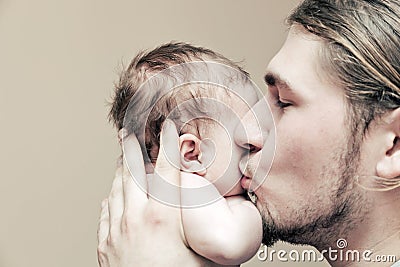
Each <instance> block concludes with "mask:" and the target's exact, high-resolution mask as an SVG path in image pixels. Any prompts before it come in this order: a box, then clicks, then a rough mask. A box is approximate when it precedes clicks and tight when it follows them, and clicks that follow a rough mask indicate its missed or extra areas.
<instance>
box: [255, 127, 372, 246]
mask: <svg viewBox="0 0 400 267" xmlns="http://www.w3.org/2000/svg"><path fill="white" fill-rule="evenodd" d="M349 132H352V133H351V134H350V135H349V136H348V137H347V142H344V144H343V146H342V147H341V148H338V149H337V150H336V152H334V153H332V159H331V160H330V161H329V162H330V163H329V166H325V167H324V168H323V171H322V172H321V174H320V178H319V179H326V180H327V181H330V182H329V184H328V185H326V184H324V185H322V186H321V188H319V190H318V191H317V194H316V195H315V201H314V202H313V203H311V205H305V207H304V209H303V210H302V211H296V212H295V214H296V215H297V217H298V218H290V221H291V223H290V225H287V224H286V225H284V224H280V223H279V222H278V220H279V218H273V217H272V216H271V214H270V212H269V211H268V200H267V203H262V205H259V209H260V213H261V215H262V219H263V243H264V244H265V245H267V246H272V245H273V244H274V243H275V242H277V241H279V240H281V241H285V242H289V243H292V244H301V245H311V246H314V247H316V248H317V249H319V250H322V249H325V248H327V247H329V246H332V245H333V244H336V240H337V239H338V238H346V237H347V236H348V234H349V232H350V231H351V230H352V229H353V228H354V226H355V225H356V224H358V223H359V222H360V221H362V220H363V218H364V216H365V215H366V213H367V210H368V201H367V199H366V198H365V195H364V194H362V192H361V191H360V187H358V186H357V185H356V179H355V177H356V175H357V172H358V169H359V163H360V149H361V144H362V139H363V138H362V136H360V135H358V134H354V132H353V131H349ZM327 199H329V200H330V201H327ZM320 203H321V204H323V203H329V204H328V205H327V206H320V207H318V206H315V205H318V204H320ZM312 204H315V205H314V206H313V205H312ZM289 205H290V203H289ZM260 206H261V207H260ZM299 215H300V216H301V217H299Z"/></svg>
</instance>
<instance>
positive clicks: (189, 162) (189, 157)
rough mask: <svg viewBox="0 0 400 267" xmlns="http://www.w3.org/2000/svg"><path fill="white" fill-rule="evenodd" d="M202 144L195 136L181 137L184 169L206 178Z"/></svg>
mask: <svg viewBox="0 0 400 267" xmlns="http://www.w3.org/2000/svg"><path fill="white" fill-rule="evenodd" d="M200 144H201V140H200V139H199V138H197V137H196V136H195V135H193V134H183V135H181V136H180V137H179V146H180V152H181V166H182V169H183V170H184V171H186V172H191V173H196V174H198V175H202V176H204V175H205V174H206V168H205V167H204V166H203V164H202V161H201V157H202V153H201V150H200Z"/></svg>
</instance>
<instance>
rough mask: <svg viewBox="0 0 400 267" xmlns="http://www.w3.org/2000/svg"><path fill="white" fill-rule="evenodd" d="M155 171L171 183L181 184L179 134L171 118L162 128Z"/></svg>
mask: <svg viewBox="0 0 400 267" xmlns="http://www.w3.org/2000/svg"><path fill="white" fill-rule="evenodd" d="M155 171H156V173H157V174H158V175H160V176H161V177H162V178H163V179H164V180H166V181H168V182H169V183H171V184H173V185H177V186H179V185H180V176H179V175H180V153H179V136H178V132H177V130H176V127H175V124H174V123H173V122H172V121H170V120H166V121H165V122H164V125H163V128H162V130H161V136H160V150H159V152H158V158H157V163H156V167H155Z"/></svg>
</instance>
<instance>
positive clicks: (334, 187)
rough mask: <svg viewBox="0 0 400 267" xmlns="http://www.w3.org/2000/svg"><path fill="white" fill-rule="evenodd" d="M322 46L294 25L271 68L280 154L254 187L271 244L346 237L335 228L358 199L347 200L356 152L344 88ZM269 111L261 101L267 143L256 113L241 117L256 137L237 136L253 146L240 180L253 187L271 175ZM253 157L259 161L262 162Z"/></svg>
mask: <svg viewBox="0 0 400 267" xmlns="http://www.w3.org/2000/svg"><path fill="white" fill-rule="evenodd" d="M321 45H323V43H322V41H321V40H319V39H317V37H315V36H313V35H311V34H309V33H305V32H304V31H303V30H301V28H300V27H299V26H294V27H292V28H291V30H290V32H289V35H288V38H287V40H286V42H285V44H284V45H283V47H282V49H281V50H280V51H279V52H278V54H277V55H276V56H275V57H274V58H273V59H272V61H271V62H270V64H269V66H268V68H267V73H266V77H265V80H266V82H267V84H268V90H267V93H266V96H265V98H266V101H267V102H268V103H269V105H270V107H271V110H272V115H273V119H274V122H275V127H276V152H275V157H274V160H273V164H272V167H271V169H270V171H269V174H268V177H267V179H266V180H265V182H264V183H262V184H261V185H260V186H259V187H258V188H256V189H255V193H256V195H257V197H258V203H257V207H258V208H259V210H260V212H261V213H262V215H263V218H264V221H265V222H264V228H265V229H264V241H263V242H264V243H265V244H272V243H273V242H274V241H276V240H277V239H283V240H286V241H289V242H294V243H307V244H311V245H318V244H321V242H323V241H322V240H324V239H325V240H326V241H328V239H329V236H328V235H336V236H337V235H339V234H340V233H332V228H334V227H335V224H336V225H337V224H339V223H342V220H344V219H345V217H346V216H347V215H346V214H347V213H349V212H350V210H351V206H352V205H353V203H350V202H349V201H352V202H355V201H358V200H356V199H357V198H358V196H354V195H353V196H352V197H354V199H352V198H350V197H349V194H350V193H349V192H350V190H348V189H349V188H350V186H351V185H352V183H350V182H349V180H350V179H348V178H349V177H351V176H353V174H354V172H355V169H356V168H357V163H358V155H352V152H349V151H348V149H347V145H348V143H349V141H350V139H351V137H350V136H349V135H350V134H349V133H350V129H349V126H347V124H348V122H347V118H346V102H345V96H344V91H343V89H341V88H339V87H337V86H335V85H334V84H333V83H331V82H330V81H329V80H328V79H327V78H326V77H327V76H326V75H325V73H324V70H323V69H321V67H320V64H319V63H320V59H319V55H318V53H320V51H321V50H320V48H321ZM267 111H268V109H267V108H266V107H265V102H264V103H262V102H259V103H258V104H257V105H256V106H255V112H259V114H257V115H258V119H259V120H260V122H261V127H262V132H264V133H268V132H269V131H270V134H269V135H264V138H262V143H260V139H259V135H258V134H253V133H252V132H251V131H252V130H251V129H254V128H255V127H252V125H251V124H252V123H253V122H254V120H252V119H251V118H249V119H246V118H244V119H243V124H246V123H247V124H248V125H246V127H247V126H248V129H250V130H248V132H247V134H248V136H249V137H248V138H250V140H248V141H245V140H246V138H244V137H243V136H242V135H241V133H239V132H238V133H237V134H236V136H235V138H236V142H237V143H241V144H242V145H243V146H246V143H247V142H248V143H249V144H250V145H251V146H253V152H252V153H251V159H250V160H249V161H248V166H247V170H243V171H244V174H245V175H246V176H249V177H247V178H246V177H245V178H243V179H242V186H243V187H244V188H247V189H248V188H254V182H253V185H251V183H252V181H254V180H258V181H261V180H262V177H258V176H263V175H265V174H266V173H267V172H268V170H267V168H268V167H267V166H266V165H265V160H264V159H263V156H262V154H264V155H265V154H268V150H271V149H273V147H272V145H271V144H272V142H269V141H268V139H269V138H270V137H271V136H273V134H272V133H271V131H272V130H271V129H267V128H268V127H270V123H268V122H264V121H263V120H265V119H264V118H267V117H268V115H266V114H267ZM264 113H265V114H264ZM265 144H270V145H265ZM255 159H260V166H256V164H255V162H257V160H255ZM352 161H353V162H352ZM348 164H351V166H353V167H354V168H348V167H349V165H348ZM243 165H244V164H242V166H243ZM346 165H347V166H346ZM242 169H244V168H242ZM350 184H351V185H350ZM350 199H352V200H350ZM324 231H326V233H325V232H324ZM332 238H333V237H332ZM321 239H322V240H321Z"/></svg>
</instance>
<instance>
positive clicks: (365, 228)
mask: <svg viewBox="0 0 400 267" xmlns="http://www.w3.org/2000/svg"><path fill="white" fill-rule="evenodd" d="M374 206H375V208H372V209H371V210H370V212H369V214H367V215H366V217H365V218H364V220H363V221H362V222H361V223H360V224H359V225H357V226H356V227H354V228H353V229H352V230H351V232H348V233H346V238H345V240H346V244H344V243H345V242H342V243H341V244H339V241H337V242H336V244H333V245H332V249H336V250H337V254H338V259H336V260H332V259H330V258H329V257H327V260H328V261H329V263H330V264H331V265H332V266H334V267H342V266H346V267H347V266H351V267H356V266H357V267H358V266H391V265H392V264H394V262H396V261H399V260H400V225H399V221H400V218H399V213H398V211H397V210H393V208H394V206H395V205H393V202H392V203H389V202H388V201H386V202H375V205H374ZM343 245H345V246H343ZM340 247H342V248H340ZM340 254H341V255H342V257H341V258H340ZM353 255H354V256H353ZM357 255H359V260H358V259H357Z"/></svg>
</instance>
